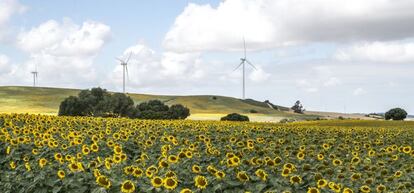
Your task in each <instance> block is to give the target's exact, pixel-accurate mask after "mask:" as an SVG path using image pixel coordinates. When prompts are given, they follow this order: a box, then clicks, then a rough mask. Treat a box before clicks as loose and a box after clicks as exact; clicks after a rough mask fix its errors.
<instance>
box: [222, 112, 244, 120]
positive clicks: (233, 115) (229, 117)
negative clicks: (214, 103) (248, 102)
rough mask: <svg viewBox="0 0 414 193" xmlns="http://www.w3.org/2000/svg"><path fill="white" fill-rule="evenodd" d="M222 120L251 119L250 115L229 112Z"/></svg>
mask: <svg viewBox="0 0 414 193" xmlns="http://www.w3.org/2000/svg"><path fill="white" fill-rule="evenodd" d="M220 120H222V121H249V117H248V116H244V115H240V114H238V113H231V114H228V115H226V116H224V117H222V118H221V119H220Z"/></svg>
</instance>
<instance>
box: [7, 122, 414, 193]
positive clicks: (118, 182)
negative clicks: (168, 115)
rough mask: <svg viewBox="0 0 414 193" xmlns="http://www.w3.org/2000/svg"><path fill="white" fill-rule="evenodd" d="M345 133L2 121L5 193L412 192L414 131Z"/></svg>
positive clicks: (351, 129)
mask: <svg viewBox="0 0 414 193" xmlns="http://www.w3.org/2000/svg"><path fill="white" fill-rule="evenodd" d="M384 122H385V121H384ZM377 123H378V124H379V122H377ZM338 125H339V126H336V125H335V124H330V125H325V126H323V125H319V124H316V123H312V124H308V123H293V124H271V123H234V122H218V121H189V120H184V121H183V120H181V121H164V120H158V121H150V120H132V119H125V118H88V117H56V116H46V115H29V114H0V192H1V193H25V192H38V193H48V192H53V193H56V192H75V193H86V192H92V193H104V192H124V193H132V192H180V193H190V192H205V193H209V192H237V193H238V192H240V193H245V192H252V193H253V192H278V193H279V192H292V193H295V192H310V193H318V192H337V193H342V192H344V193H349V192H364V193H368V192H414V150H413V146H414V127H411V126H410V125H407V126H404V123H403V122H401V124H400V126H384V127H371V126H342V125H340V124H338Z"/></svg>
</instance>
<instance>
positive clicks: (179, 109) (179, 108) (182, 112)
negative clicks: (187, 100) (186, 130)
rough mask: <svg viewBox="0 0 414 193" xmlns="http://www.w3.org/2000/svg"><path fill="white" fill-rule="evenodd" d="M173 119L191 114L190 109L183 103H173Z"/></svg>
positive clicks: (170, 112) (171, 108)
mask: <svg viewBox="0 0 414 193" xmlns="http://www.w3.org/2000/svg"><path fill="white" fill-rule="evenodd" d="M169 114H170V118H171V119H185V118H187V117H188V116H190V109H188V108H187V107H184V106H183V105H181V104H175V105H172V106H171V107H170V109H169Z"/></svg>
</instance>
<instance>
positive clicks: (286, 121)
mask: <svg viewBox="0 0 414 193" xmlns="http://www.w3.org/2000/svg"><path fill="white" fill-rule="evenodd" d="M295 121H296V120H295V119H286V118H285V119H282V120H280V121H279V123H291V122H295Z"/></svg>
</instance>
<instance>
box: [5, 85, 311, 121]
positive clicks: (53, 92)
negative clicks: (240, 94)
mask: <svg viewBox="0 0 414 193" xmlns="http://www.w3.org/2000/svg"><path fill="white" fill-rule="evenodd" d="M79 91H80V90H78V89H63V88H41V87H37V88H33V87H16V86H3V87H0V113H34V114H49V115H56V114H57V112H58V109H59V104H60V102H61V101H62V100H64V98H66V97H68V96H71V95H73V96H74V95H77V94H78V92H79ZM128 95H129V96H130V97H131V98H132V99H133V100H134V102H135V104H138V103H140V102H143V101H148V100H151V99H158V100H161V101H163V102H165V103H166V104H168V105H172V104H177V103H179V104H183V105H184V106H186V107H188V108H189V109H190V111H191V116H190V117H189V118H190V119H197V120H217V119H219V118H220V117H222V116H224V115H225V114H228V113H233V112H235V113H242V114H248V115H249V117H251V119H252V120H253V121H266V122H267V121H269V122H277V121H279V120H281V119H283V118H291V119H300V120H301V119H314V118H316V117H317V116H315V115H298V114H294V113H292V112H288V111H282V110H275V109H272V108H270V107H267V105H266V104H265V103H263V102H259V101H254V100H241V99H237V98H232V97H225V96H215V98H216V99H213V95H198V96H167V95H148V94H128ZM280 108H281V109H283V107H280ZM250 110H256V111H257V112H258V113H255V114H249V111H250Z"/></svg>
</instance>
